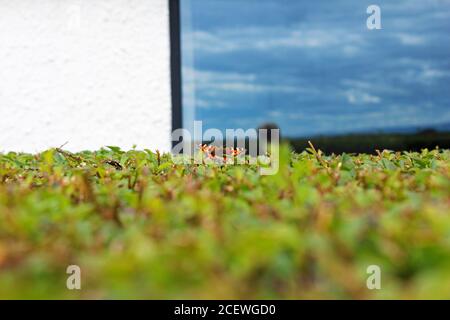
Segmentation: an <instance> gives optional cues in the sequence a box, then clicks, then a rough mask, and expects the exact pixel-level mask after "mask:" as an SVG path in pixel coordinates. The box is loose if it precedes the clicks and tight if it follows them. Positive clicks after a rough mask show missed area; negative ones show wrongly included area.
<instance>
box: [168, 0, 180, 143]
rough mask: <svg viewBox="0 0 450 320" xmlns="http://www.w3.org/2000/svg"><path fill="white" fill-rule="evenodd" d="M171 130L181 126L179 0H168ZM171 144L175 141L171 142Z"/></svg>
mask: <svg viewBox="0 0 450 320" xmlns="http://www.w3.org/2000/svg"><path fill="white" fill-rule="evenodd" d="M169 15H170V17H169V21H170V71H171V72H170V73H171V90H172V93H171V95H172V131H174V130H176V129H181V128H182V127H183V113H182V79H181V16H180V0H169ZM172 144H173V145H175V144H176V141H173V142H172Z"/></svg>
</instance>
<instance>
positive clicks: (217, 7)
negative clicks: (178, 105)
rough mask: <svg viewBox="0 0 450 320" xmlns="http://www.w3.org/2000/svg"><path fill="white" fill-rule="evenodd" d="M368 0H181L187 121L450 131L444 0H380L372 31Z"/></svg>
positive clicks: (287, 128) (290, 130) (303, 132)
mask: <svg viewBox="0 0 450 320" xmlns="http://www.w3.org/2000/svg"><path fill="white" fill-rule="evenodd" d="M371 4H373V1H364V0H333V1H320V0H318V1H298V0H182V1H181V14H182V61H183V63H182V64H183V67H182V69H183V70H182V75H183V114H184V116H183V120H184V126H185V127H186V128H190V127H191V125H192V121H193V120H202V121H203V125H204V127H205V128H218V129H221V130H224V129H226V128H244V129H246V128H257V127H259V126H261V125H262V124H264V123H275V124H276V125H278V126H279V127H280V129H281V134H282V135H283V136H284V137H292V138H296V137H310V136H317V135H340V134H348V133H365V132H417V131H418V130H437V131H449V129H450V32H449V31H450V2H449V1H446V0H441V1H440V0H431V1H423V0H396V1H392V0H379V1H377V5H378V6H379V8H380V9H381V16H380V21H381V29H374V30H370V29H369V28H368V26H367V20H368V18H369V17H370V16H371V14H369V13H367V9H368V7H369V6H370V5H371ZM372 22H373V21H372Z"/></svg>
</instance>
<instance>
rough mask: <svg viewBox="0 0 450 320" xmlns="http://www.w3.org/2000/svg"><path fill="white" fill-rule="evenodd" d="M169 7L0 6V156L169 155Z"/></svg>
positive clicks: (130, 1)
mask: <svg viewBox="0 0 450 320" xmlns="http://www.w3.org/2000/svg"><path fill="white" fill-rule="evenodd" d="M170 131H171V98H170V39H169V9H168V1H167V0H0V152H2V151H27V152H37V151H41V150H43V149H46V148H50V147H57V146H60V145H62V144H64V143H65V142H66V141H68V144H67V145H66V146H65V148H66V149H68V150H73V151H77V150H84V149H91V150H92V149H98V148H100V147H101V146H105V145H116V146H120V147H122V148H125V149H128V148H131V147H132V145H133V144H136V145H137V146H138V148H153V149H156V148H158V149H160V150H169V149H170Z"/></svg>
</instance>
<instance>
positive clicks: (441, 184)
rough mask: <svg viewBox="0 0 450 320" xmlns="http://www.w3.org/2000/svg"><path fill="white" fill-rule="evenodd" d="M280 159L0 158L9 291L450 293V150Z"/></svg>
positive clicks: (2, 263)
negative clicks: (78, 277) (377, 278)
mask: <svg viewBox="0 0 450 320" xmlns="http://www.w3.org/2000/svg"><path fill="white" fill-rule="evenodd" d="M280 153H281V164H280V170H279V172H278V174H276V175H273V176H261V175H259V174H258V171H257V168H256V167H255V166H251V165H224V166H213V165H176V164H174V163H173V162H172V160H171V157H170V155H168V154H164V155H160V154H159V153H154V152H152V151H150V150H145V151H137V150H131V151H128V152H124V151H122V150H120V149H119V148H116V147H109V148H107V149H102V150H99V151H96V152H81V153H76V154H72V153H69V152H67V151H64V150H61V149H52V150H48V151H45V152H42V153H40V154H36V155H31V154H21V153H7V154H0V298H38V299H40V298H63V299H73V298H88V299H91V298H92V299H97V298H138V299H139V298H143V299H147V298H156V299H159V298H175V299H177V298H192V299H197V298H198V299H203V298H248V299H253V298H281V299H285V298H286V299H291V298H296V299H297V298H300V299H302V298H325V299H333V298H355V299H366V298H369V299H370V298H388V299H390V298H448V297H450V151H445V150H432V151H428V150H423V151H422V152H421V153H408V152H402V153H399V152H398V153H394V152H389V151H383V152H379V153H378V155H365V154H360V155H348V154H342V155H331V156H326V155H324V154H322V153H321V152H320V151H319V152H316V151H315V150H314V149H308V150H306V151H304V152H302V153H291V152H290V150H289V149H288V148H287V147H283V148H281V150H280ZM74 264H75V265H78V266H80V268H81V270H82V289H81V290H74V291H70V290H68V289H67V288H66V279H67V277H68V275H67V274H66V268H67V266H68V265H74ZM369 265H378V266H380V268H381V271H382V288H381V290H369V289H368V288H367V287H366V279H367V277H368V274H367V273H366V270H367V267H368V266H369Z"/></svg>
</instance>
